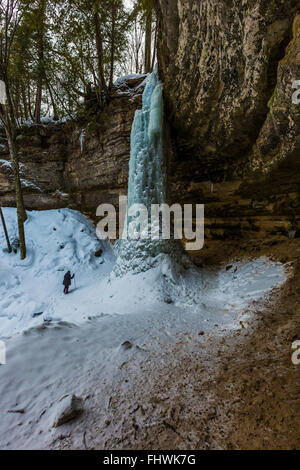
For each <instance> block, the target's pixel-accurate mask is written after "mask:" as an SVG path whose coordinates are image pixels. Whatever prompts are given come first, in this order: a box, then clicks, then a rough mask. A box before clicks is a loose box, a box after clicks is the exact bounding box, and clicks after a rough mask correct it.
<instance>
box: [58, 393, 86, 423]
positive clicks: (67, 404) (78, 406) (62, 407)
mask: <svg viewBox="0 0 300 470" xmlns="http://www.w3.org/2000/svg"><path fill="white" fill-rule="evenodd" d="M82 411H83V409H82V400H81V398H78V397H76V396H75V395H64V396H63V397H62V398H60V400H59V401H58V402H57V403H56V404H55V413H54V417H53V425H52V426H53V427H54V428H57V427H58V426H61V425H62V424H65V423H68V422H69V421H71V419H74V418H77V416H79V414H81V413H82Z"/></svg>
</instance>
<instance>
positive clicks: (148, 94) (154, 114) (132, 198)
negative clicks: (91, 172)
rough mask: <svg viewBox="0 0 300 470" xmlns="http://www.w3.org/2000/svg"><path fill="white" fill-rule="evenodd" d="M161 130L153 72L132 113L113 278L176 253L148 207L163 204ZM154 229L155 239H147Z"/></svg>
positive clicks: (161, 112)
mask: <svg viewBox="0 0 300 470" xmlns="http://www.w3.org/2000/svg"><path fill="white" fill-rule="evenodd" d="M164 127H165V126H164V106H163V87H162V83H161V82H160V81H159V78H158V73H157V69H155V71H154V72H153V73H152V74H151V75H150V78H149V81H148V83H147V85H146V88H145V90H144V93H143V104H142V109H141V110H138V111H136V113H135V117H134V121H133V124H132V129H131V149H130V162H129V180H128V200H127V213H126V219H125V225H124V230H125V231H124V232H123V240H121V242H120V250H119V257H118V260H117V263H116V267H115V269H114V272H115V274H116V275H120V274H123V273H124V272H127V271H132V272H141V271H146V270H147V269H149V268H150V267H152V266H153V263H155V262H156V261H157V260H155V258H156V257H157V256H158V255H159V254H161V253H167V254H170V253H171V252H174V251H178V250H179V243H178V242H177V241H175V240H166V239H162V237H161V227H160V223H159V216H158V217H156V218H153V214H152V218H151V205H152V204H157V205H161V204H162V203H165V202H166V168H165V167H166V165H165V152H166V149H165V148H164V144H165V139H164ZM137 204H139V205H140V204H143V205H144V206H145V207H146V208H147V217H146V224H145V225H146V228H145V229H142V227H141V226H140V224H139V221H140V216H141V213H140V211H136V208H137V206H136V205H137ZM144 220H145V219H144ZM132 226H134V227H135V228H136V230H137V231H139V233H144V234H145V232H146V233H147V236H148V237H149V238H148V239H145V238H143V237H136V238H135V237H133V236H132V233H133V232H134V230H132ZM143 227H144V225H143ZM154 227H156V230H157V232H156V233H157V239H153V237H152V239H151V230H153V229H154ZM179 251H180V252H182V250H179Z"/></svg>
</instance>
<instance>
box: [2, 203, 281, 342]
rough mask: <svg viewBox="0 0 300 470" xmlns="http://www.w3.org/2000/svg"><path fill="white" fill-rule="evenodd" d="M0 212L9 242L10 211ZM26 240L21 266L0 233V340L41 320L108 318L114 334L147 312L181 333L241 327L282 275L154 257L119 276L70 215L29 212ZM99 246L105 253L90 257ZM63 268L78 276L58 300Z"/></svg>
mask: <svg viewBox="0 0 300 470" xmlns="http://www.w3.org/2000/svg"><path fill="white" fill-rule="evenodd" d="M3 211H4V215H5V219H6V222H7V228H8V233H9V236H10V239H11V241H14V240H15V239H16V238H17V224H16V211H15V209H12V208H4V210H3ZM25 234H26V241H27V258H26V260H24V261H21V260H20V258H19V253H12V254H8V253H7V252H6V250H5V247H6V244H5V238H4V233H3V230H2V227H0V248H1V250H3V251H2V253H1V258H0V337H5V336H6V337H7V336H10V335H13V334H15V333H18V332H21V331H24V330H26V329H28V328H30V327H32V326H35V325H39V324H41V323H43V322H45V321H48V322H49V321H68V322H71V323H76V324H80V323H82V322H84V321H87V320H88V319H89V318H93V317H102V316H103V315H109V316H112V317H113V320H112V325H113V328H115V327H116V325H117V324H118V322H120V318H121V316H123V317H124V316H126V315H127V316H128V315H129V314H138V315H141V316H142V317H145V319H144V321H145V322H147V321H148V319H149V318H148V317H147V316H149V315H150V313H151V315H152V314H153V312H162V311H165V309H166V306H167V307H168V312H169V313H168V315H169V316H170V323H172V315H171V313H172V312H175V313H174V315H175V316H178V312H180V316H181V318H182V320H181V321H182V325H185V327H186V328H190V329H194V327H195V322H196V324H197V325H198V328H202V329H203V328H206V329H214V328H215V324H218V325H219V326H220V328H225V329H232V328H240V321H241V320H243V321H245V320H247V318H246V317H245V314H244V311H245V310H246V309H247V307H248V306H249V304H250V303H251V302H252V301H255V300H259V299H263V298H264V296H265V295H266V294H268V293H269V292H270V291H271V290H272V288H273V287H275V286H279V285H281V284H282V283H283V282H284V281H285V280H286V277H287V275H286V272H285V269H284V266H283V265H282V264H280V263H275V262H271V261H270V260H268V259H267V258H259V259H257V260H254V261H249V262H236V263H233V264H232V267H231V268H230V269H226V268H225V267H224V268H223V269H221V270H219V271H218V270H211V269H202V270H198V269H196V268H195V267H193V266H192V265H191V263H183V262H176V260H174V257H172V256H169V255H167V254H160V255H158V256H156V257H154V258H152V259H151V268H150V269H148V270H146V271H144V272H140V273H138V274H136V273H133V272H129V273H127V274H126V275H123V276H122V277H118V276H117V275H116V273H115V271H113V268H114V266H115V261H116V256H115V253H114V252H113V250H112V248H111V247H110V245H109V243H108V242H107V243H104V242H100V241H99V240H98V239H97V237H96V233H95V229H94V227H93V225H92V224H91V223H90V222H89V221H88V220H87V219H86V218H85V217H84V216H83V215H82V214H80V213H79V212H77V211H72V210H69V209H59V210H49V211H32V212H28V220H27V221H26V223H25ZM100 247H101V248H102V250H103V254H102V256H100V257H96V256H95V252H96V251H97V250H99V248H100ZM181 261H182V260H181ZM149 266H150V264H149ZM68 269H70V270H71V272H72V273H73V272H75V274H76V277H75V281H76V289H75V286H74V283H73V285H72V286H71V290H70V294H69V295H64V294H63V292H62V291H63V286H62V280H63V275H64V273H65V272H66V271H67V270H68ZM178 309H179V310H178ZM147 312H148V313H147ZM147 318H148V319H147ZM172 328H173V327H171V326H170V329H172ZM108 334H109V332H108Z"/></svg>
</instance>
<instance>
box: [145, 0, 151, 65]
mask: <svg viewBox="0 0 300 470" xmlns="http://www.w3.org/2000/svg"><path fill="white" fill-rule="evenodd" d="M151 40H152V1H151V0H150V1H149V6H148V9H147V13H146V35H145V72H146V73H150V72H151Z"/></svg>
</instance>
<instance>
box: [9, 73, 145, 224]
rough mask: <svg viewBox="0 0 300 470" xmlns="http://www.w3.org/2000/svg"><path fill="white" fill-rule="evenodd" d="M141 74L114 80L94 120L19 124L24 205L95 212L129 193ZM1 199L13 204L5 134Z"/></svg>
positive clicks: (142, 86) (27, 206) (12, 188)
mask: <svg viewBox="0 0 300 470" xmlns="http://www.w3.org/2000/svg"><path fill="white" fill-rule="evenodd" d="M144 79H145V76H141V77H136V78H131V79H128V80H125V81H123V82H121V83H120V84H118V87H117V88H116V92H115V94H114V95H112V97H111V101H110V103H109V104H108V106H107V107H106V108H105V111H104V112H103V113H102V114H101V116H100V118H99V120H98V121H96V122H93V123H92V122H90V123H89V124H88V123H87V122H72V121H68V122H66V123H58V124H54V123H48V124H45V125H41V126H38V127H37V126H31V127H27V128H22V130H21V133H20V135H19V136H18V138H17V140H18V151H19V157H20V162H21V165H20V170H21V178H22V186H23V192H24V201H25V206H26V208H27V209H37V210H40V209H53V208H58V207H66V206H67V207H72V208H76V209H80V210H81V211H83V212H88V213H89V214H90V215H91V216H95V214H96V208H97V206H98V205H99V204H101V203H103V202H105V203H117V202H118V196H119V194H126V193H127V179H128V162H129V155H130V131H131V125H132V121H133V117H134V113H135V111H136V109H137V108H139V107H140V106H141V97H142V92H143V89H144V83H143V81H144ZM0 204H1V205H6V206H8V205H12V206H13V205H15V195H14V183H13V174H12V170H11V165H10V161H9V155H8V153H7V145H6V141H5V138H3V137H2V139H1V146H0Z"/></svg>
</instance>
